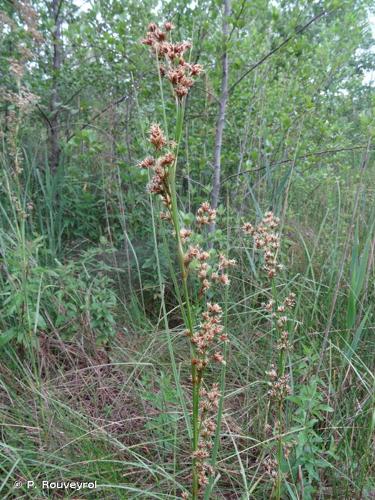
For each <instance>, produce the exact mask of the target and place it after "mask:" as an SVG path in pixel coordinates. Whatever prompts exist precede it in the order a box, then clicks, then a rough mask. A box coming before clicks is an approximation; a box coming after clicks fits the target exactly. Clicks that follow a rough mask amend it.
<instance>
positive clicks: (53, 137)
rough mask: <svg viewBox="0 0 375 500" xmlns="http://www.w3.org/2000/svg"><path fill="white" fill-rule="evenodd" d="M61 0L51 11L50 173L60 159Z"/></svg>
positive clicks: (53, 172)
mask: <svg viewBox="0 0 375 500" xmlns="http://www.w3.org/2000/svg"><path fill="white" fill-rule="evenodd" d="M62 2H63V0H52V3H51V13H52V17H53V20H54V26H53V32H52V44H53V60H52V71H53V79H52V82H53V83H52V93H51V102H50V110H51V119H50V133H49V142H50V169H51V172H52V174H55V173H56V170H57V167H58V165H59V161H60V144H59V136H60V130H59V129H60V119H59V102H60V96H59V88H58V80H59V73H60V69H61V15H60V11H61V4H62Z"/></svg>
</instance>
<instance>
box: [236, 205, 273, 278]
mask: <svg viewBox="0 0 375 500" xmlns="http://www.w3.org/2000/svg"><path fill="white" fill-rule="evenodd" d="M279 222H280V220H279V218H278V217H275V216H274V214H273V212H267V213H266V214H265V216H264V217H263V219H262V221H261V222H260V223H259V224H258V225H257V226H253V225H252V224H250V223H249V222H245V224H244V225H243V227H242V229H243V231H244V233H245V234H247V235H250V236H252V237H253V239H254V243H255V248H257V249H258V250H260V251H261V252H262V253H263V258H264V266H263V269H264V270H265V271H266V272H267V274H268V277H269V278H274V277H275V276H276V274H277V272H278V271H280V270H281V269H282V265H281V264H278V263H277V252H278V250H279V248H280V236H279V234H278V233H276V232H275V229H277V227H278V225H279Z"/></svg>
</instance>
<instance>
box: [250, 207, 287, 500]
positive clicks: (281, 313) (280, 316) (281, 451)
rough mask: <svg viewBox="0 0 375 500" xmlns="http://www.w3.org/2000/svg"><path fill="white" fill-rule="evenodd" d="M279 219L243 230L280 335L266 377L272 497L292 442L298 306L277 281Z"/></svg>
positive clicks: (279, 484)
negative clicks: (293, 319) (291, 358)
mask: <svg viewBox="0 0 375 500" xmlns="http://www.w3.org/2000/svg"><path fill="white" fill-rule="evenodd" d="M279 222H280V221H279V218H278V217H275V215H274V214H273V213H272V212H267V213H266V214H265V216H264V217H263V219H262V220H261V221H260V223H259V224H258V225H257V226H253V225H252V224H250V223H249V222H246V223H245V224H244V226H243V231H244V233H245V234H246V235H249V236H252V238H253V241H254V246H255V249H256V250H257V251H258V252H259V253H260V254H261V256H262V258H263V270H264V272H265V274H266V276H267V279H268V280H270V289H271V297H270V299H269V301H268V302H267V303H265V304H263V308H264V310H265V312H266V314H267V315H269V316H270V320H271V323H272V328H273V330H275V331H276V332H277V343H276V351H277V353H278V356H277V363H276V364H272V366H271V368H270V370H269V371H267V372H266V375H267V376H268V378H269V385H270V389H269V391H268V396H269V397H270V400H271V402H272V406H273V408H274V415H275V418H274V423H273V429H272V431H273V435H274V437H275V439H276V443H277V444H276V448H277V449H276V451H275V453H274V456H269V457H267V458H266V460H265V464H264V465H265V468H266V471H267V472H268V474H269V475H270V477H271V479H272V480H273V482H274V485H273V497H274V498H276V499H280V498H281V493H282V491H281V489H282V482H283V462H284V457H285V459H287V458H288V455H289V453H290V445H289V443H283V439H282V436H283V434H285V433H286V431H287V429H286V417H285V402H286V398H287V397H288V396H289V395H290V394H291V387H290V385H289V374H288V373H287V356H288V351H289V350H290V349H291V344H290V341H289V324H290V318H289V317H288V315H287V311H288V310H291V309H293V308H294V306H295V304H296V300H295V294H294V293H290V294H289V295H288V296H287V297H286V298H285V299H284V300H281V299H280V297H279V296H278V291H277V288H276V282H275V278H276V276H277V274H278V272H279V271H280V270H281V269H282V265H281V264H279V263H278V258H277V257H278V252H279V248H280V235H279V234H278V232H277V228H278V226H279Z"/></svg>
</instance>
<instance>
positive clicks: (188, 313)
mask: <svg viewBox="0 0 375 500" xmlns="http://www.w3.org/2000/svg"><path fill="white" fill-rule="evenodd" d="M176 107H177V114H176V133H175V141H176V154H175V161H174V163H173V165H172V166H171V170H170V174H169V187H170V192H171V217H172V223H173V226H174V230H175V234H176V244H177V254H178V261H179V266H180V271H181V278H182V289H183V298H184V299H185V308H186V309H184V306H183V304H181V307H182V311H183V316H184V320H185V323H186V327H187V329H188V330H189V334H190V335H193V324H194V323H193V315H192V310H191V304H190V294H189V288H188V283H187V272H186V267H185V262H184V251H183V247H182V241H181V236H180V220H179V214H178V206H177V193H176V166H177V159H178V149H179V145H180V142H181V136H182V127H183V119H184V106H183V104H182V103H180V102H179V101H178V100H177V102H176ZM194 351H195V349H194V347H191V359H192V360H193V358H194V357H195V352H194ZM191 377H192V383H193V416H192V426H193V442H192V451H193V452H194V451H196V450H197V448H198V441H199V390H200V384H201V377H199V375H198V373H197V368H196V366H195V365H194V364H193V363H192V364H191ZM192 496H193V499H196V498H198V474H197V470H196V459H195V458H194V459H193V485H192Z"/></svg>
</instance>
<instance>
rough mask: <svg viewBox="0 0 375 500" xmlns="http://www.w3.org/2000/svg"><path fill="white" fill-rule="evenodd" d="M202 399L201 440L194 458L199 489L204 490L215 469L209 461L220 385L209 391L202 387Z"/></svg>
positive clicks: (213, 386) (214, 385)
mask: <svg viewBox="0 0 375 500" xmlns="http://www.w3.org/2000/svg"><path fill="white" fill-rule="evenodd" d="M200 398H201V400H200V412H201V417H200V429H201V431H200V440H199V443H198V449H197V450H196V451H195V452H194V453H193V458H194V459H195V460H196V466H197V471H198V484H199V488H203V487H204V486H206V484H207V483H208V477H209V476H210V475H212V474H213V469H212V467H211V465H210V464H209V463H208V462H207V459H208V458H209V456H210V450H211V448H212V445H213V443H212V437H213V435H214V434H215V431H216V423H215V414H216V412H217V409H218V407H219V399H220V392H219V386H218V384H216V383H214V384H212V387H211V390H209V391H207V390H206V389H205V388H204V387H202V388H201V390H200Z"/></svg>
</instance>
